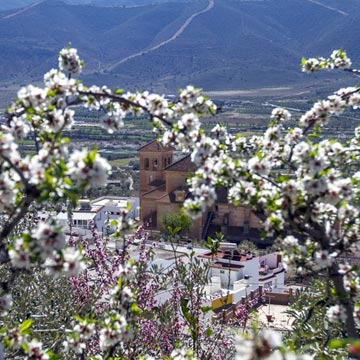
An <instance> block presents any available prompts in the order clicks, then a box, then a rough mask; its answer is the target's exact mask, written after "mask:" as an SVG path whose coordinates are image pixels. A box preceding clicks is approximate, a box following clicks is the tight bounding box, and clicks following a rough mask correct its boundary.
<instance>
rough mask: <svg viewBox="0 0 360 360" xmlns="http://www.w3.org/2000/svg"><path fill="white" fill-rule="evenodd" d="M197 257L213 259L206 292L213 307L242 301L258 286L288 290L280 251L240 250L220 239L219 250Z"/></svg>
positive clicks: (265, 288)
mask: <svg viewBox="0 0 360 360" xmlns="http://www.w3.org/2000/svg"><path fill="white" fill-rule="evenodd" d="M198 257H199V258H200V259H202V260H204V261H209V262H210V271H209V279H210V283H209V285H208V286H207V292H208V295H209V296H210V298H211V299H212V303H211V305H212V307H213V309H217V308H219V307H223V306H225V305H230V304H232V305H236V304H240V303H241V301H242V300H243V299H247V298H249V297H251V296H253V295H254V294H258V293H259V290H260V292H261V291H263V290H271V291H272V292H274V293H282V292H284V291H286V287H285V269H284V267H283V265H282V262H281V255H280V254H278V253H271V254H267V255H263V256H255V255H254V254H252V253H250V252H248V253H247V254H241V253H240V252H239V251H238V250H237V249H236V244H233V243H220V247H219V250H218V251H217V253H216V254H212V253H211V252H207V253H204V254H201V255H199V256H198Z"/></svg>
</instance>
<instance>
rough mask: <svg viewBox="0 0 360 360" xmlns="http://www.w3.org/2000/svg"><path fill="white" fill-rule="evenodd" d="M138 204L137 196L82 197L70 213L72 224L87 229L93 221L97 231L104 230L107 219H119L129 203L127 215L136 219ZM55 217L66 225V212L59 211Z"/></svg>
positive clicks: (67, 218)
mask: <svg viewBox="0 0 360 360" xmlns="http://www.w3.org/2000/svg"><path fill="white" fill-rule="evenodd" d="M139 204H140V203H139V198H137V197H118V196H103V197H100V198H97V199H95V200H87V199H83V200H80V201H79V205H78V207H77V208H76V209H75V210H73V212H72V214H71V221H72V226H73V227H77V228H82V229H89V228H90V226H91V223H92V222H93V223H94V224H95V226H96V228H97V230H98V231H101V232H106V231H107V226H108V223H109V221H111V220H114V219H119V218H120V216H121V214H122V212H123V211H125V210H127V208H128V205H130V211H129V212H128V217H129V218H130V219H138V218H139ZM56 218H57V220H58V221H59V223H60V224H62V225H64V226H65V225H68V221H69V216H68V213H67V212H60V213H59V214H58V215H57V217H56Z"/></svg>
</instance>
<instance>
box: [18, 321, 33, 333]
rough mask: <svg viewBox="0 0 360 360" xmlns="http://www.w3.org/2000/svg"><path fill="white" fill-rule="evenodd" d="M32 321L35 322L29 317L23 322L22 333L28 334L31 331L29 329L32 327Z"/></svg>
mask: <svg viewBox="0 0 360 360" xmlns="http://www.w3.org/2000/svg"><path fill="white" fill-rule="evenodd" d="M32 322H33V321H32V319H27V320H25V321H24V322H22V324H21V325H20V334H21V335H26V334H29V333H30V331H29V329H30V326H31V324H32Z"/></svg>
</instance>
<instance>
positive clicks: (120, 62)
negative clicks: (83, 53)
mask: <svg viewBox="0 0 360 360" xmlns="http://www.w3.org/2000/svg"><path fill="white" fill-rule="evenodd" d="M214 3H215V0H208V5H207V6H206V8H205V9H203V10H200V11H198V12H196V13H194V14H192V15H191V16H189V17H188V18H187V19H186V20H185V22H184V23H183V24H182V25H181V26H180V28H179V29H178V30H177V31H176V33H175V34H174V35H173V36H171V37H170V38H169V39H167V40H164V41H162V42H160V43H158V44H157V45H155V46H153V47H151V48H149V49H144V50H142V51H139V52H137V53H135V54H132V55H129V56H127V57H125V58H123V59H121V60H119V61H117V62H116V63H114V64H113V65H111V66H109V67H107V68H106V69H105V70H107V71H111V70H113V69H115V68H116V67H117V66H119V65H120V64H123V63H125V62H127V61H129V60H131V59H134V58H136V57H138V56H142V55H146V54H148V53H150V52H151V51H154V50H157V49H159V48H161V47H163V46H165V45H166V44H168V43H169V42H171V41H174V40H175V39H176V38H178V37H179V36H180V35H181V34H182V33H183V32H184V31H185V30H186V28H187V27H188V26H189V25H190V23H191V22H192V21H193V20H194V19H195V18H196V17H197V16H199V15H201V14H205V13H207V12H208V11H210V10H211V9H212V8H213V7H214Z"/></svg>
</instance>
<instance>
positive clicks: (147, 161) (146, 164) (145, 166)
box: [144, 158, 149, 169]
mask: <svg viewBox="0 0 360 360" xmlns="http://www.w3.org/2000/svg"><path fill="white" fill-rule="evenodd" d="M144 168H145V169H148V168H149V159H148V158H146V159H145V161H144Z"/></svg>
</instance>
